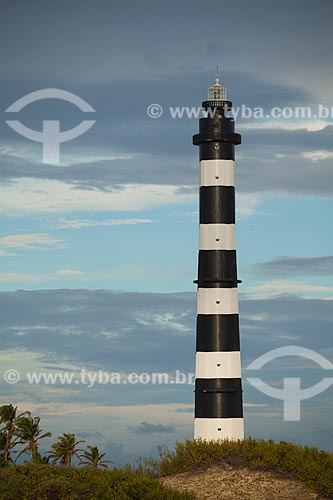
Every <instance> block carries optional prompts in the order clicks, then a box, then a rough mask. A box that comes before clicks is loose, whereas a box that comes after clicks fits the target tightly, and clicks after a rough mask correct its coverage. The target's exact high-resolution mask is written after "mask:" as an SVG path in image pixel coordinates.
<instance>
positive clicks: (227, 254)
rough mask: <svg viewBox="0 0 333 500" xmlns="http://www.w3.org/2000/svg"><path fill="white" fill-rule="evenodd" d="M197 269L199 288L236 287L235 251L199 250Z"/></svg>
mask: <svg viewBox="0 0 333 500" xmlns="http://www.w3.org/2000/svg"><path fill="white" fill-rule="evenodd" d="M198 267H199V269H198V281H197V283H198V286H199V287H200V288H235V287H237V266H236V250H200V251H199V266H198Z"/></svg>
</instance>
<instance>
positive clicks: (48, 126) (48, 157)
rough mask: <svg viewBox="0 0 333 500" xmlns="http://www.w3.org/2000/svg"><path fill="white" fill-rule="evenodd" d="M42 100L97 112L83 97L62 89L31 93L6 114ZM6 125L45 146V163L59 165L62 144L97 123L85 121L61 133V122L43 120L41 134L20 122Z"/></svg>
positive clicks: (8, 121)
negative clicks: (68, 104) (61, 102)
mask: <svg viewBox="0 0 333 500" xmlns="http://www.w3.org/2000/svg"><path fill="white" fill-rule="evenodd" d="M42 99H59V100H62V101H67V102H70V103H72V104H74V105H75V106H77V107H78V108H79V109H80V110H81V111H83V112H84V113H94V112H95V110H94V108H93V107H92V106H90V104H88V103H87V102H86V101H84V100H83V99H81V97H78V96H77V95H75V94H72V93H71V92H68V91H66V90H61V89H42V90H37V91H35V92H31V93H30V94H27V95H25V96H24V97H21V98H20V99H18V100H17V101H16V102H14V103H13V104H12V105H11V106H9V108H7V109H6V112H7V113H18V112H19V111H21V110H22V109H23V108H25V107H26V106H28V104H31V103H33V102H37V101H40V100H42ZM6 123H7V125H9V127H11V128H12V129H13V130H15V132H17V133H18V134H20V135H22V136H23V137H26V138H27V139H30V140H31V141H35V142H40V143H42V144H43V163H49V164H53V165H59V163H60V144H61V143H62V142H68V141H71V140H72V139H76V138H77V137H79V136H80V135H82V134H84V133H85V132H87V130H89V129H90V128H91V127H92V126H93V125H94V124H95V123H96V120H83V121H82V122H81V123H79V125H77V126H76V127H74V128H72V129H69V130H65V131H63V132H60V122H59V120H43V129H42V131H41V132H39V131H38V130H33V129H31V128H28V127H26V126H25V125H23V124H22V123H21V122H20V121H18V120H6Z"/></svg>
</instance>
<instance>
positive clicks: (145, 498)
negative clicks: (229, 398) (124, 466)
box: [0, 464, 195, 500]
mask: <svg viewBox="0 0 333 500" xmlns="http://www.w3.org/2000/svg"><path fill="white" fill-rule="evenodd" d="M194 498H195V497H194V495H193V494H191V493H179V492H177V491H174V490H171V489H170V488H168V487H166V486H163V485H161V484H160V483H159V482H158V481H154V480H153V479H149V478H146V477H143V476H135V475H131V474H127V473H126V472H124V471H121V470H116V469H114V470H107V471H101V470H96V469H87V468H66V467H59V466H56V467H52V466H49V465H31V464H25V465H21V466H17V465H13V466H12V467H5V468H3V469H0V500H13V499H15V500H194Z"/></svg>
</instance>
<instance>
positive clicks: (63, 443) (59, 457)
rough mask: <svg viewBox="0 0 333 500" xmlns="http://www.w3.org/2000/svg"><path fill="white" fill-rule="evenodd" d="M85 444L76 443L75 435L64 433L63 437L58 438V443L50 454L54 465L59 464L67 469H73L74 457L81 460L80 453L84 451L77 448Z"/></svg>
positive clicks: (81, 441) (53, 446)
mask: <svg viewBox="0 0 333 500" xmlns="http://www.w3.org/2000/svg"><path fill="white" fill-rule="evenodd" d="M84 442H85V441H83V440H80V441H76V438H75V434H70V433H66V432H64V433H63V435H62V436H59V437H58V441H57V442H56V443H54V444H53V445H52V446H51V448H52V450H51V451H50V452H49V453H50V454H51V457H52V458H53V462H52V463H54V464H55V463H57V462H59V463H60V464H62V465H65V467H71V466H72V459H73V457H77V458H80V455H79V452H80V451H84V450H81V449H79V448H77V445H78V444H79V443H84Z"/></svg>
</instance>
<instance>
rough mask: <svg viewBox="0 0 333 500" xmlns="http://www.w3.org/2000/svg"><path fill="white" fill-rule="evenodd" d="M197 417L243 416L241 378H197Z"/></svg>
mask: <svg viewBox="0 0 333 500" xmlns="http://www.w3.org/2000/svg"><path fill="white" fill-rule="evenodd" d="M195 418H243V398H242V381H241V379H240V378H208V379H206V378H197V379H196V381H195Z"/></svg>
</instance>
